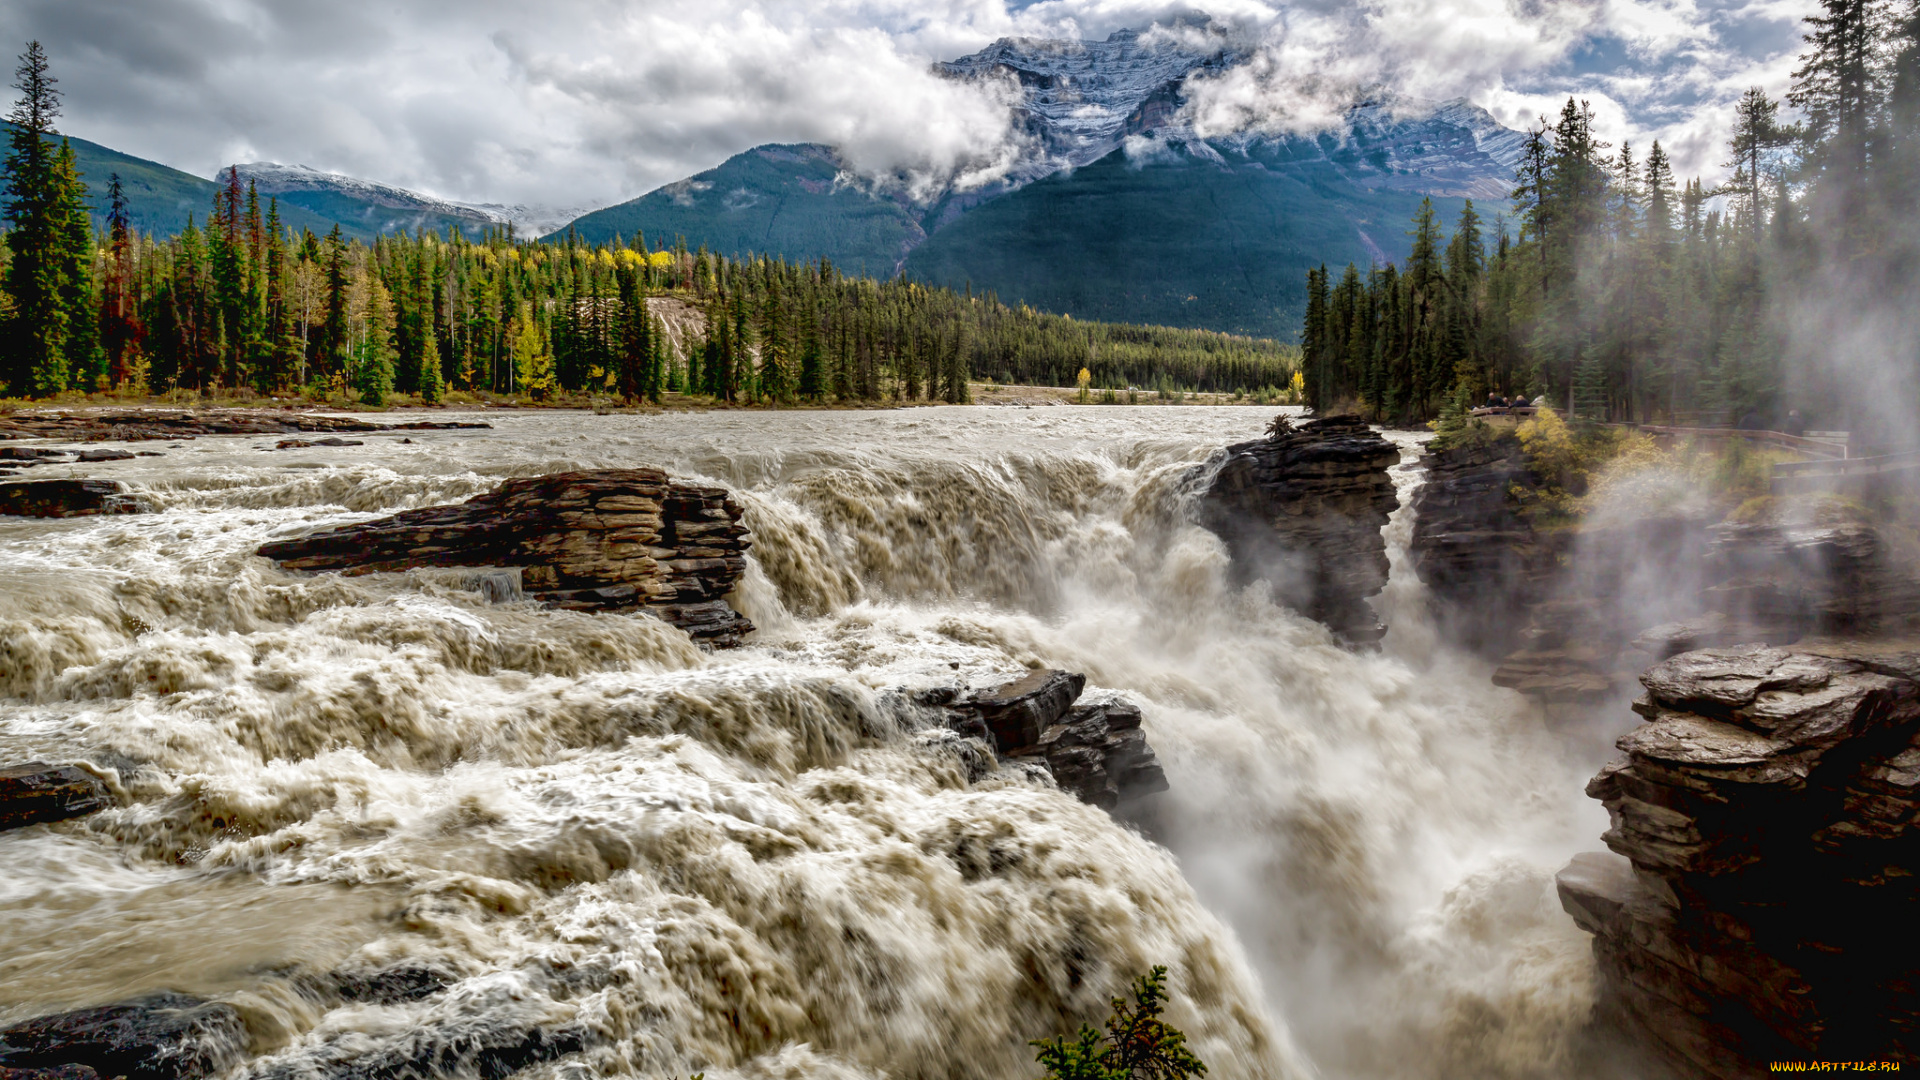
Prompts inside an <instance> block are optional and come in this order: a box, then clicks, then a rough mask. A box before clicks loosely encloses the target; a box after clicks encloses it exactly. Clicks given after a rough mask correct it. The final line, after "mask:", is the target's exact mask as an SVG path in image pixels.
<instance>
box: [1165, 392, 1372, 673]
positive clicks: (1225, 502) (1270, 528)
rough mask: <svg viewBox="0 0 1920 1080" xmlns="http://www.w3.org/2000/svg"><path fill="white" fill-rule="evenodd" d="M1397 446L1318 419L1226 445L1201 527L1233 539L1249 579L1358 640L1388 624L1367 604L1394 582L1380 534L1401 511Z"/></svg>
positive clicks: (1239, 567) (1345, 423)
mask: <svg viewBox="0 0 1920 1080" xmlns="http://www.w3.org/2000/svg"><path fill="white" fill-rule="evenodd" d="M1399 461H1400V452H1399V451H1398V450H1396V449H1394V446H1393V444H1392V443H1390V442H1388V441H1387V440H1385V439H1383V438H1381V437H1380V435H1379V434H1378V433H1377V432H1375V431H1373V430H1372V429H1371V428H1369V427H1367V425H1366V423H1365V421H1363V420H1361V419H1360V418H1359V417H1357V416H1334V417H1328V418H1327V419H1325V420H1312V421H1308V422H1306V423H1304V424H1301V425H1300V426H1299V427H1297V428H1294V429H1291V430H1286V431H1282V432H1280V433H1279V434H1277V435H1275V436H1274V437H1272V438H1268V439H1261V440H1259V441H1257V442H1247V443H1240V444H1237V445H1235V446H1230V447H1228V448H1227V460H1226V462H1225V463H1224V464H1223V465H1222V466H1221V467H1220V471H1219V473H1218V474H1216V476H1215V477H1214V480H1213V483H1212V485H1211V486H1210V487H1209V488H1208V490H1207V492H1206V494H1205V495H1204V496H1203V497H1202V499H1201V501H1200V520H1201V524H1203V525H1205V526H1206V527H1207V528H1209V529H1211V530H1213V532H1215V533H1216V534H1218V535H1219V536H1220V538H1221V539H1223V540H1225V541H1226V542H1227V547H1228V549H1229V550H1230V551H1231V552H1232V554H1233V573H1234V575H1235V577H1236V578H1237V579H1238V580H1240V581H1241V582H1246V581H1252V580H1255V579H1257V578H1266V579H1267V580H1269V581H1271V582H1272V583H1273V585H1274V590H1275V593H1276V595H1277V597H1278V598H1279V599H1280V600H1281V602H1283V603H1285V604H1286V605H1288V606H1289V607H1292V608H1294V609H1296V610H1298V611H1301V612H1303V613H1305V614H1307V615H1309V616H1311V617H1312V618H1315V619H1318V620H1320V621H1321V622H1324V623H1326V624H1327V626H1329V627H1331V628H1332V629H1333V631H1334V632H1335V633H1337V634H1339V635H1341V636H1342V637H1344V638H1346V639H1347V640H1349V641H1354V642H1360V643H1370V642H1376V641H1378V640H1380V638H1381V637H1382V636H1383V635H1384V634H1385V633H1386V627H1384V626H1382V625H1381V624H1380V619H1379V617H1378V616H1377V615H1375V614H1374V611H1373V609H1372V608H1371V607H1370V606H1368V604H1367V598H1368V597H1370V596H1374V595H1376V594H1378V593H1379V592H1380V590H1381V589H1384V588H1385V587H1386V584H1387V548H1386V541H1385V540H1384V539H1383V538H1382V536H1381V534H1380V530H1381V529H1382V528H1383V527H1384V526H1385V525H1386V523H1387V517H1388V515H1390V514H1392V513H1393V511H1394V509H1395V508H1396V507H1397V506H1399V497H1398V496H1397V495H1396V494H1395V493H1394V488H1393V479H1392V477H1390V476H1388V475H1387V469H1388V468H1390V467H1392V466H1393V465H1396V464H1398V463H1399Z"/></svg>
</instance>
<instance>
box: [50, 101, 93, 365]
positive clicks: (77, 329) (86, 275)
mask: <svg viewBox="0 0 1920 1080" xmlns="http://www.w3.org/2000/svg"><path fill="white" fill-rule="evenodd" d="M53 172H54V208H53V217H54V220H55V221H56V222H58V227H59V243H58V251H59V259H60V306H61V308H62V309H63V311H64V312H65V322H66V324H67V337H66V342H65V350H66V359H67V364H66V366H67V385H68V386H70V387H75V388H78V389H81V390H96V389H103V388H104V387H103V386H102V383H103V382H104V381H105V375H106V355H105V354H104V353H103V352H102V351H101V349H100V322H99V311H100V304H99V300H98V299H97V293H98V289H97V287H96V283H95V282H94V272H93V270H94V250H93V218H92V216H91V215H90V214H88V213H87V203H86V197H87V185H86V183H85V182H84V181H83V180H82V179H81V176H80V170H79V168H78V167H77V165H76V163H75V161H74V156H73V146H72V145H71V144H69V143H68V142H67V140H66V139H64V138H63V139H61V140H60V149H59V151H58V152H57V153H56V154H55V155H54V160H53Z"/></svg>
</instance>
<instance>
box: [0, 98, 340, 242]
mask: <svg viewBox="0 0 1920 1080" xmlns="http://www.w3.org/2000/svg"><path fill="white" fill-rule="evenodd" d="M14 130H15V129H14V126H13V125H12V124H10V123H6V122H4V121H0V133H4V135H5V136H6V138H8V139H9V140H11V139H12V138H13V136H14ZM49 138H50V139H51V137H49ZM60 138H62V139H65V140H66V142H67V143H68V144H69V145H70V146H71V147H72V148H73V165H74V170H75V171H76V172H77V173H79V175H80V179H81V181H82V183H83V184H85V187H86V190H85V192H84V194H82V196H81V200H80V201H81V202H82V204H84V205H85V206H86V208H87V212H88V213H89V214H91V215H92V216H93V220H94V223H95V224H96V225H100V226H103V227H104V225H105V223H106V220H107V212H108V209H109V207H108V202H109V198H108V192H107V188H108V185H109V182H110V180H111V179H112V178H113V177H115V176H118V177H119V178H120V187H121V192H122V196H123V198H124V199H125V201H126V206H127V220H128V221H130V222H132V223H133V227H134V228H136V229H139V230H140V231H141V232H145V233H152V234H155V235H159V236H169V235H172V234H173V233H177V232H179V231H180V230H181V229H183V228H185V227H186V224H187V216H188V215H189V214H191V215H193V216H195V217H197V218H199V219H201V220H202V221H204V220H205V219H206V216H207V208H208V207H209V206H210V205H212V201H213V194H214V192H215V191H217V190H219V187H220V185H218V184H216V183H214V182H213V181H211V180H206V179H203V178H201V177H198V176H195V175H193V174H192V173H185V172H181V171H180V170H179V169H172V168H168V167H167V166H165V165H162V164H160V163H159V162H157V161H148V160H146V159H145V158H137V157H134V156H133V155H132V154H123V153H121V152H120V151H118V150H112V149H109V148H107V147H104V146H101V145H100V144H98V143H92V142H88V141H87V140H85V139H76V138H73V137H72V136H61V137H60ZM51 141H52V142H53V146H52V148H51V149H53V150H54V151H56V152H57V151H58V149H59V142H60V139H51ZM281 218H282V220H283V221H285V223H286V224H287V226H288V227H289V228H294V229H316V230H318V231H321V232H325V231H326V230H327V229H328V228H329V227H330V226H331V225H332V221H331V219H329V218H325V217H322V216H320V215H317V214H311V213H308V212H307V211H305V210H302V209H298V208H294V207H281Z"/></svg>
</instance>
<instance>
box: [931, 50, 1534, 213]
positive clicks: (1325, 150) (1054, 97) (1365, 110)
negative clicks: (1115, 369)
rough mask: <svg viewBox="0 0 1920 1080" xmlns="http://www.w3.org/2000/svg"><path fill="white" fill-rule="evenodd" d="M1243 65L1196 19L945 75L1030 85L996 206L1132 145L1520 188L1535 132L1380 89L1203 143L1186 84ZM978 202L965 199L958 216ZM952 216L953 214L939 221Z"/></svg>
mask: <svg viewBox="0 0 1920 1080" xmlns="http://www.w3.org/2000/svg"><path fill="white" fill-rule="evenodd" d="M1175 30H1177V31H1179V32H1178V33H1175V32H1173V31H1175ZM1244 59H1245V57H1244V55H1243V54H1242V53H1240V52H1237V51H1236V50H1235V49H1234V48H1233V47H1232V45H1231V43H1230V41H1229V39H1228V36H1227V35H1226V33H1225V32H1224V31H1222V30H1220V29H1219V28H1218V27H1217V26H1215V25H1214V24H1213V23H1211V22H1209V21H1208V20H1206V19H1205V18H1204V17H1203V16H1189V17H1187V18H1186V19H1184V20H1182V21H1180V22H1178V23H1177V24H1174V25H1173V26H1170V27H1162V26H1154V27H1149V28H1147V29H1146V30H1122V31H1119V32H1117V33H1115V34H1113V35H1112V36H1110V37H1108V38H1107V39H1106V40H1105V41H1053V40H1041V39H1035V38H1002V39H1001V40H999V41H996V42H994V43H993V44H991V45H989V46H987V47H986V48H985V49H982V50H980V51H979V52H977V53H974V54H972V55H971V56H963V57H961V58H960V59H958V60H953V61H949V62H946V63H942V64H937V65H935V70H937V71H940V72H942V73H944V74H946V75H948V76H950V77H953V78H957V79H968V80H984V79H987V78H1005V77H1007V76H1012V77H1013V78H1015V79H1016V80H1018V82H1019V85H1020V87H1021V89H1022V92H1023V101H1022V104H1021V106H1020V117H1019V119H1020V121H1021V123H1022V124H1023V126H1024V127H1025V128H1026V130H1027V131H1028V133H1029V134H1030V135H1032V136H1033V138H1032V140H1031V145H1032V146H1033V147H1034V148H1035V149H1034V151H1032V152H1031V153H1030V155H1029V157H1028V159H1027V160H1026V161H1024V162H1023V163H1022V164H1021V165H1020V166H1019V167H1017V168H1016V169H1014V170H1013V172H1012V174H1011V175H1010V176H1009V178H1008V180H1007V182H1006V183H1004V184H1002V185H999V186H998V187H997V188H996V189H995V190H992V191H989V192H984V193H982V194H983V195H985V196H986V197H989V198H990V197H992V196H994V195H998V194H1002V193H1004V192H1005V191H1009V190H1013V189H1015V188H1018V187H1021V186H1024V185H1025V184H1028V183H1031V182H1032V181H1034V180H1038V179H1040V178H1041V177H1044V176H1048V175H1051V174H1053V173H1055V172H1058V171H1060V170H1062V169H1071V168H1078V167H1080V166H1083V165H1086V164H1089V163H1091V162H1093V161H1097V160H1099V159H1100V158H1102V157H1105V156H1106V155H1107V154H1109V153H1112V152H1113V151H1114V150H1116V149H1119V148H1120V147H1122V146H1126V147H1127V149H1128V150H1129V153H1130V154H1134V155H1148V156H1151V155H1155V154H1164V153H1168V152H1172V153H1176V154H1181V153H1184V154H1186V155H1188V156H1190V157H1193V158H1195V159H1198V160H1208V159H1217V158H1218V156H1219V155H1221V154H1234V153H1238V154H1240V156H1243V157H1244V156H1245V154H1246V152H1247V151H1248V149H1249V148H1250V147H1251V146H1254V145H1258V144H1272V143H1279V144H1283V145H1284V146H1286V147H1287V150H1288V153H1287V155H1286V156H1288V157H1292V158H1296V159H1298V158H1303V157H1315V156H1318V157H1324V158H1325V159H1327V160H1329V161H1331V162H1334V163H1335V164H1337V165H1338V166H1339V167H1340V169H1341V171H1342V172H1343V173H1344V174H1346V175H1347V176H1348V178H1349V179H1351V180H1353V181H1355V182H1356V183H1358V184H1360V185H1361V186H1364V187H1368V188H1375V189H1382V190H1394V191H1419V192H1424V193H1428V194H1435V195H1452V196H1468V197H1473V198H1482V199H1486V198H1501V197H1504V196H1505V194H1506V192H1507V190H1508V188H1509V186H1510V184H1511V179H1512V175H1513V169H1514V167H1515V166H1516V165H1517V164H1518V163H1519V157H1520V149H1521V147H1522V145H1523V144H1524V142H1525V139H1526V136H1525V135H1524V134H1522V133H1521V132H1517V131H1512V130H1510V129H1508V128H1505V127H1502V126H1501V125H1500V123H1499V122H1498V121H1496V120H1495V119H1494V118H1493V116H1492V115H1491V114H1489V113H1488V112H1487V111H1486V110H1485V109H1482V108H1480V107H1479V106H1477V105H1474V104H1473V103H1472V102H1469V101H1467V100H1465V99H1464V98H1462V99H1456V100H1453V101H1443V102H1435V101H1424V100H1420V99H1415V98H1409V97H1404V96H1399V95H1395V94H1391V93H1385V92H1379V93H1375V94H1372V95H1369V96H1366V97H1364V98H1362V99H1361V100H1360V101H1357V102H1356V103H1355V104H1354V105H1353V106H1352V107H1351V108H1350V109H1349V110H1348V111H1347V113H1346V122H1345V124H1344V125H1343V127H1341V128H1339V129H1335V130H1328V131H1321V132H1309V133H1294V132H1288V133H1281V134H1272V133H1265V132H1259V131H1250V132H1242V133H1238V134H1234V135H1228V136H1218V137H1214V138H1211V139H1201V138H1199V137H1197V136H1196V135H1195V134H1194V133H1193V131H1192V130H1191V128H1190V127H1189V126H1188V125H1187V123H1186V117H1185V114H1184V106H1185V104H1186V95H1185V93H1184V87H1185V86H1186V84H1187V82H1188V80H1190V79H1192V78H1195V77H1204V76H1207V75H1212V74H1217V73H1219V72H1221V71H1224V70H1227V69H1229V68H1232V67H1234V66H1235V65H1237V64H1239V63H1241V62H1243V60H1244ZM980 201H982V200H981V198H980V197H973V198H963V200H962V202H963V206H961V207H959V208H960V209H964V208H970V207H971V206H973V205H977V204H978V203H979V202H980ZM954 216H956V215H955V214H954V213H952V212H951V211H949V212H947V213H945V214H943V215H942V221H941V223H942V224H944V223H945V220H949V219H951V218H952V217H954Z"/></svg>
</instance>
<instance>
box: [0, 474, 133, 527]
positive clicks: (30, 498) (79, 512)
mask: <svg viewBox="0 0 1920 1080" xmlns="http://www.w3.org/2000/svg"><path fill="white" fill-rule="evenodd" d="M146 512H147V506H146V504H145V503H143V502H142V501H141V500H140V499H139V498H137V497H135V496H134V495H132V494H131V493H130V492H129V491H128V488H127V485H125V484H123V483H121V482H120V481H118V480H5V481H0V515H6V516H10V517H42V518H59V517H89V516H92V515H95V514H142V513H146Z"/></svg>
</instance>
